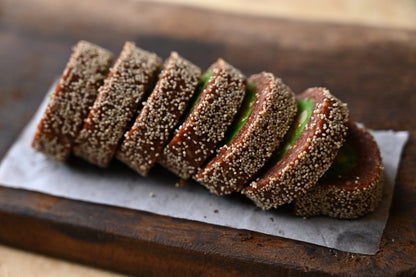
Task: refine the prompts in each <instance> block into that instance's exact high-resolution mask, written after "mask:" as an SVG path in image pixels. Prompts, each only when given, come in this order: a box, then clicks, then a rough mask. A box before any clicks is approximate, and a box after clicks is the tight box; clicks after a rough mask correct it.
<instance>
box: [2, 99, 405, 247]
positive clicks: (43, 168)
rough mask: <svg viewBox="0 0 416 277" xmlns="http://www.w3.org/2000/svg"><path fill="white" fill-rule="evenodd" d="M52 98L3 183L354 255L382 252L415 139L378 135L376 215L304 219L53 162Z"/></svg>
mask: <svg viewBox="0 0 416 277" xmlns="http://www.w3.org/2000/svg"><path fill="white" fill-rule="evenodd" d="M49 93H51V92H49ZM49 93H48V94H49ZM47 100H48V97H46V98H45V100H44V102H43V103H42V105H41V106H40V108H39V110H38V112H37V114H36V115H35V116H34V118H33V119H32V121H31V122H30V123H29V124H28V126H27V127H26V128H25V130H24V131H23V133H22V134H21V136H20V137H19V138H18V140H17V141H16V142H15V143H14V145H13V146H12V147H11V149H10V150H9V152H8V153H7V154H6V156H5V157H4V159H3V161H2V163H1V165H0V184H1V185H3V186H8V187H13V188H22V189H28V190H33V191H38V192H43V193H47V194H51V195H55V196H61V197H66V198H70V199H77V200H84V201H89V202H93V203H101V204H108V205H113V206H119V207H125V208H131V209H137V210H142V211H148V212H152V213H156V214H161V215H167V216H172V217H177V218H185V219H189V220H196V221H202V222H206V223H211V224H217V225H222V226H229V227H233V228H237V229H246V230H252V231H257V232H261V233H265V234H270V235H274V236H280V237H285V238H290V239H294V240H299V241H305V242H309V243H313V244H317V245H322V246H325V247H329V248H334V249H338V250H342V251H348V252H352V253H361V254H369V255H373V254H375V253H376V252H377V251H378V249H379V243H380V239H381V236H382V234H383V230H384V227H385V225H386V221H387V218H388V215H389V209H390V205H391V200H392V195H393V189H394V185H395V178H396V173H397V169H398V166H399V162H400V156H401V152H402V149H403V147H404V145H405V143H406V141H407V139H408V136H409V133H408V132H406V131H400V132H395V131H391V130H389V131H372V133H373V135H374V137H375V139H376V140H377V143H378V144H379V146H380V150H381V155H382V158H383V163H384V166H385V178H386V180H385V189H384V196H383V200H382V203H381V204H380V206H379V208H378V209H377V210H376V211H375V212H374V213H372V214H371V215H368V216H366V217H364V218H361V219H358V220H338V219H332V218H328V217H314V218H310V219H303V218H299V217H296V216H293V215H292V214H290V213H289V212H288V211H287V210H285V209H280V210H274V211H262V210H261V209H259V208H256V207H255V205H254V204H253V203H252V202H251V201H250V200H248V199H246V198H245V197H244V196H241V195H232V196H226V197H218V196H216V195H213V194H210V193H209V192H208V191H207V190H206V189H205V188H204V187H202V186H201V185H198V184H197V183H194V182H188V183H187V184H186V185H185V186H184V187H176V186H175V184H176V183H177V182H178V181H179V180H178V178H177V177H176V176H174V175H173V174H171V173H169V172H168V171H166V170H165V169H163V168H160V167H156V168H154V170H153V171H152V172H151V174H150V176H149V177H148V178H143V177H141V176H139V175H138V174H136V173H134V172H133V171H131V170H130V169H128V168H127V167H126V166H124V165H122V164H121V163H118V162H114V163H113V164H112V166H111V167H110V168H108V169H101V168H97V167H95V166H92V165H90V164H88V163H86V162H84V161H82V160H80V159H77V158H71V159H70V160H69V161H68V163H66V164H58V163H56V162H54V161H51V160H49V159H48V158H47V157H46V156H44V155H43V154H41V153H39V152H36V151H34V150H33V149H32V148H31V142H32V139H33V135H34V132H35V129H36V125H37V124H38V122H39V120H40V116H41V114H42V112H43V110H44V109H45V107H46V104H47Z"/></svg>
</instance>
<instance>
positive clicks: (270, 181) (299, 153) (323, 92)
mask: <svg viewBox="0 0 416 277" xmlns="http://www.w3.org/2000/svg"><path fill="white" fill-rule="evenodd" d="M302 98H311V99H314V109H313V112H312V115H311V118H310V120H309V122H308V124H307V125H306V127H305V130H304V131H303V132H302V134H301V135H300V137H299V139H298V140H297V141H296V142H295V144H294V145H293V146H292V147H291V149H290V150H289V151H288V152H287V153H286V155H285V156H283V157H282V158H281V159H280V160H279V161H278V162H277V163H276V164H274V165H272V167H271V168H269V169H268V170H267V171H266V172H265V173H264V174H262V175H261V176H259V177H258V178H257V179H256V180H255V181H254V182H252V183H251V184H250V185H249V186H248V187H246V188H245V189H244V190H243V191H242V193H244V194H245V195H246V196H247V197H249V198H250V199H251V200H253V201H254V202H255V203H256V205H257V206H259V207H261V208H262V209H271V208H277V207H278V206H280V205H283V204H286V203H290V202H292V201H293V200H294V199H295V198H297V197H299V196H300V195H303V194H305V193H306V192H307V191H308V190H309V189H310V188H312V187H313V186H314V185H315V184H316V182H317V181H318V179H319V178H320V177H321V176H322V175H323V174H324V173H325V171H327V169H328V168H329V167H330V165H331V164H332V162H333V160H334V158H335V156H336V154H337V152H338V149H339V148H340V147H341V146H342V144H343V142H344V137H345V135H346V132H347V122H348V114H349V112H348V108H347V105H346V104H344V103H342V102H341V101H340V100H338V99H337V98H335V97H334V96H333V95H331V93H330V92H329V91H328V90H327V89H324V88H310V89H308V90H306V91H305V92H304V93H303V94H301V95H299V96H298V99H302Z"/></svg>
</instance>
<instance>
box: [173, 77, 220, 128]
mask: <svg viewBox="0 0 416 277" xmlns="http://www.w3.org/2000/svg"><path fill="white" fill-rule="evenodd" d="M213 74H214V73H213V72H212V71H207V72H205V73H204V74H203V75H202V76H201V78H200V79H199V82H198V85H197V86H196V89H195V92H194V95H193V96H192V97H191V99H190V100H189V104H188V107H187V108H186V110H185V112H184V113H183V116H182V118H181V120H180V121H179V122H180V123H182V122H183V121H185V119H186V118H187V117H188V116H189V115H190V114H191V112H192V110H193V109H194V108H195V106H196V103H198V101H199V98H200V97H201V93H202V91H203V90H204V89H205V87H206V86H207V85H208V82H209V79H211V77H212V75H213Z"/></svg>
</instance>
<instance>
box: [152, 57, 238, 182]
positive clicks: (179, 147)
mask: <svg viewBox="0 0 416 277" xmlns="http://www.w3.org/2000/svg"><path fill="white" fill-rule="evenodd" d="M209 70H210V71H212V72H213V75H212V77H211V78H210V80H209V82H208V84H207V86H206V87H205V89H204V90H203V91H202V92H201V96H200V99H199V100H198V103H197V104H196V106H195V107H194V108H193V110H192V111H191V113H190V115H189V116H188V118H187V119H186V120H185V122H184V123H183V124H182V125H181V126H180V127H179V129H178V130H177V132H176V134H175V136H174V137H173V139H172V140H171V141H170V142H169V143H168V145H167V146H166V147H165V148H164V149H163V151H162V154H161V155H160V157H159V163H160V164H162V165H163V166H164V167H166V168H167V169H168V170H170V171H172V172H173V173H175V174H176V175H178V176H180V177H181V178H183V179H188V178H189V177H190V176H192V175H193V174H195V173H196V172H197V171H198V170H199V169H200V167H201V166H202V165H203V163H204V162H205V161H206V160H207V159H208V157H209V156H210V155H212V154H213V153H214V151H215V147H216V146H217V144H218V142H220V141H221V140H222V139H223V138H224V135H225V132H226V130H227V128H228V127H229V126H230V125H231V123H232V120H233V118H234V116H235V115H236V113H237V111H238V109H239V107H240V105H241V103H242V101H243V98H244V94H245V89H246V80H245V77H244V75H243V74H242V73H241V72H240V71H239V70H237V69H235V68H234V67H232V66H231V65H230V64H228V63H226V62H225V61H224V60H223V59H218V61H217V62H216V63H215V64H213V65H212V66H211V67H210V69H209Z"/></svg>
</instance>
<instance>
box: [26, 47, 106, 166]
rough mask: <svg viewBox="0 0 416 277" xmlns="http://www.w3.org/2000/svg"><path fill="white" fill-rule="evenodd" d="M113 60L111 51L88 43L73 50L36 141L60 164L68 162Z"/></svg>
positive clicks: (34, 142) (35, 144) (41, 149)
mask: <svg viewBox="0 0 416 277" xmlns="http://www.w3.org/2000/svg"><path fill="white" fill-rule="evenodd" d="M111 60H112V54H111V52H109V51H108V50H106V49H104V48H101V47H99V46H97V45H95V44H92V43H90V42H87V41H80V42H79V43H78V44H77V45H76V46H75V47H74V48H73V52H72V55H71V57H70V59H69V61H68V63H67V65H66V67H65V70H64V73H63V75H62V76H61V79H60V80H59V82H58V85H57V87H56V89H55V91H54V93H53V94H52V95H51V97H50V100H49V103H48V106H47V108H46V111H45V112H44V114H43V116H42V119H41V121H40V123H39V125H38V127H37V130H36V133H35V136H34V139H33V142H32V146H33V147H34V148H35V149H36V150H39V151H41V152H43V153H45V154H46V155H47V156H49V157H50V158H52V159H54V160H56V161H58V162H64V161H66V160H67V158H68V157H69V155H70V153H71V150H72V147H73V144H74V141H75V139H76V138H77V136H78V135H79V132H80V130H81V129H82V126H83V125H84V119H85V118H86V117H87V116H88V113H89V110H90V108H91V105H92V104H93V103H94V100H95V98H96V97H97V90H98V87H100V86H101V85H102V83H103V81H104V79H105V78H106V77H107V74H108V69H109V68H110V65H111Z"/></svg>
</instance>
